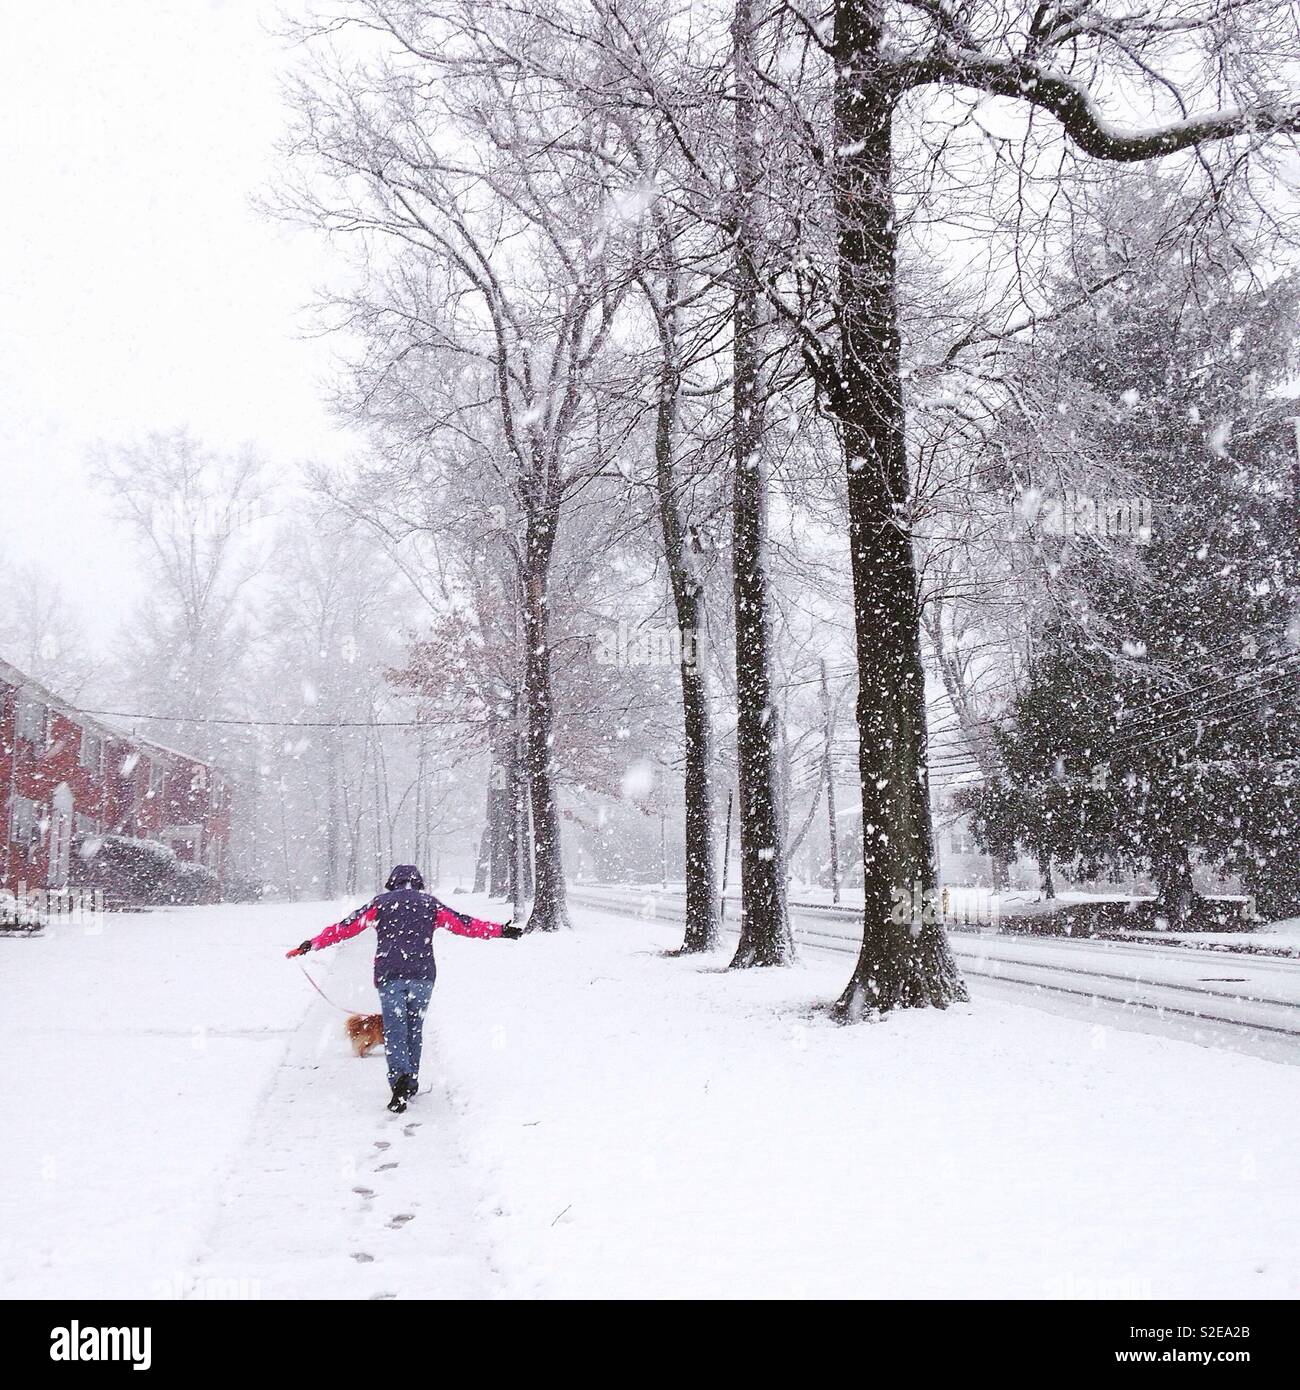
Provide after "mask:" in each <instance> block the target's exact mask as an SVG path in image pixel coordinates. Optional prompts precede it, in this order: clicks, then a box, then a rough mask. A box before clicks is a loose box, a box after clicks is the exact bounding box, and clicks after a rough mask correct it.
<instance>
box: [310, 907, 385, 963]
mask: <svg viewBox="0 0 1300 1390" xmlns="http://www.w3.org/2000/svg"><path fill="white" fill-rule="evenodd" d="M378 919H379V912H378V909H376V908H375V907H373V906H372V905H371V904H370V903H367V904H366V905H365V907H359V908H357V910H356V911H355V912H350V913H349V914H348V915H347V916H346V917H345V918H344V919H343V920H342V921H341V922H335V923H334V925H333V926H330V927H326V928H325V930H324V931H323V932H321V934H320V935H319V936H313V937H312V939H311V948H312V950H313V951H321V950H324V948H325V947H326V946H334V945H336V944H337V943H338V942H340V941H346V940H347V939H348V938H349V937H351V936H360V935H361V933H362V932H363V931H365V929H366V928H367V927H373V926H374V925H375V922H376V921H378Z"/></svg>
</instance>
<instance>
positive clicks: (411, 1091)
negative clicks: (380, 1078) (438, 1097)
mask: <svg viewBox="0 0 1300 1390" xmlns="http://www.w3.org/2000/svg"><path fill="white" fill-rule="evenodd" d="M397 1084H398V1085H399V1086H401V1087H402V1094H403V1095H404V1096H405V1097H406V1099H407V1100H414V1099H415V1097H416V1095H417V1094H418V1093H419V1090H420V1081H419V1078H418V1077H415V1076H409V1075H408V1076H404V1077H402V1079H401V1080H400V1081H399V1082H398V1083H397Z"/></svg>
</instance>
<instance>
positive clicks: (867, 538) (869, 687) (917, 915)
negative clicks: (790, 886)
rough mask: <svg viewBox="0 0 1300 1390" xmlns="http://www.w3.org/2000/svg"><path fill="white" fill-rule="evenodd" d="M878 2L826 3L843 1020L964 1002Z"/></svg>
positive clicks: (840, 1012) (840, 1014)
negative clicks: (926, 643)
mask: <svg viewBox="0 0 1300 1390" xmlns="http://www.w3.org/2000/svg"><path fill="white" fill-rule="evenodd" d="M881 12H882V6H881V4H880V3H879V0H839V4H838V5H837V8H836V34H835V43H836V49H837V53H836V71H837V79H836V90H835V123H836V133H835V148H836V149H837V150H838V151H843V153H842V154H841V155H840V156H839V158H838V159H837V166H836V167H837V179H836V186H835V213H836V223H837V256H838V271H839V291H840V297H841V306H842V307H841V319H840V331H841V342H840V360H839V375H838V380H837V382H836V383H835V389H834V391H833V392H832V398H831V405H832V409H833V410H834V412H835V414H836V415H837V416H838V417H839V422H840V426H841V438H842V447H843V449H844V454H845V464H846V467H847V471H848V496H849V552H850V565H851V570H852V575H853V599H854V627H855V636H856V640H857V653H858V667H859V681H858V703H857V720H858V734H859V742H860V749H861V752H860V758H859V771H860V775H861V780H862V857H863V893H864V897H865V899H866V916H865V920H864V924H863V937H862V950H861V953H860V955H859V957H858V963H857V967H856V969H855V970H854V972H853V976H852V978H851V979H850V981H849V983H848V985H847V987H846V988H845V990H844V993H843V995H842V996H841V997H840V999H839V1001H838V1002H837V1004H836V1006H835V1012H836V1015H837V1017H839V1018H841V1019H842V1020H844V1021H846V1022H852V1021H856V1020H858V1019H860V1018H862V1017H863V1016H864V1015H867V1014H872V1013H884V1012H886V1011H888V1010H890V1009H895V1008H911V1007H920V1006H924V1005H933V1006H935V1007H939V1008H943V1007H945V1006H947V1005H948V1004H949V1003H951V1002H952V1001H953V1000H959V999H965V998H967V993H966V987H965V985H964V983H963V982H962V979H961V976H960V974H959V973H958V971H957V966H956V963H955V961H954V960H953V956H952V953H951V951H950V950H949V948H948V942H947V938H946V936H945V935H944V931H943V927H942V924H941V921H940V919H939V914H938V912H937V910H936V908H935V906H934V901H933V900H934V890H935V873H934V841H933V828H932V824H931V814H930V796H929V778H928V773H927V768H926V730H925V675H924V670H923V668H922V665H921V648H920V610H919V604H918V586H917V579H916V570H915V564H914V558H913V553H912V539H911V533H910V526H909V524H908V520H907V515H906V510H905V509H906V506H907V502H908V476H907V456H906V437H905V418H904V410H903V391H902V379H901V374H900V371H899V329H898V306H897V302H896V299H895V288H894V287H895V283H896V279H895V277H896V257H897V233H896V230H895V220H894V205H893V194H892V176H893V170H892V161H891V149H890V133H891V124H892V115H893V111H892V106H893V103H892V98H891V95H890V93H889V92H888V91H887V90H885V89H884V84H883V80H882V74H881V73H880V72H879V71H878V70H876V69H875V64H876V61H877V54H878V50H879V45H880V38H881V32H880V28H881Z"/></svg>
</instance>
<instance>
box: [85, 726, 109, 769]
mask: <svg viewBox="0 0 1300 1390" xmlns="http://www.w3.org/2000/svg"><path fill="white" fill-rule="evenodd" d="M104 753H105V749H104V740H103V738H102V737H101V736H100V735H99V734H95V733H91V731H90V730H89V729H82V731H81V755H80V757H79V759H78V761H79V762H80V763H81V766H82V767H84V768H86V769H87V771H89V772H93V773H95V775H96V776H98V777H102V776H103V775H104Z"/></svg>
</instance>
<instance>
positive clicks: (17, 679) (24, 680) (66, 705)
mask: <svg viewBox="0 0 1300 1390" xmlns="http://www.w3.org/2000/svg"><path fill="white" fill-rule="evenodd" d="M0 683H3V684H5V685H12V686H14V687H16V688H21V689H23V690H27V691H30V692H31V694H33V695H34V696H35V697H36V698H37V699H38V700H40V702H41V703H42V704H44V705H49V706H50V707H51V708H52V709H56V710H58V711H59V713H60V714H65V715H67V716H68V718H70V719H75V720H76V721H77V723H78V724H80V725H82V726H83V727H84V728H88V729H91V730H93V731H94V732H96V733H99V734H103V735H104V736H105V737H107V738H113V739H118V740H120V741H123V742H127V743H133V744H136V745H138V746H139V747H140V748H142V749H153V750H154V751H156V752H158V753H163V754H166V755H167V756H168V757H172V758H182V759H184V761H185V762H188V763H198V764H200V765H202V766H203V767H206V768H209V769H212V770H213V771H218V770H219V769H217V767H216V764H215V763H211V762H209V761H208V760H207V759H206V758H200V757H199V756H198V755H197V754H194V753H183V752H182V751H181V750H180V749H179V748H170V747H168V745H167V744H165V743H159V742H158V740H157V739H154V738H146V737H145V736H144V735H143V734H138V733H136V732H135V731H134V730H133V729H130V728H128V727H127V726H126V725H125V724H124V723H122V722H119V721H117V720H114V719H112V718H111V716H110V717H108V718H105V717H104V716H96V715H93V714H88V713H86V711H85V710H82V709H78V708H77V706H76V705H74V704H72V702H71V701H69V700H65V699H64V698H63V697H62V696H61V695H56V694H55V693H54V691H52V690H50V689H49V688H48V687H47V686H44V685H42V684H41V683H40V681H38V680H37V679H36V678H35V677H34V676H29V675H28V674H27V673H26V672H25V671H20V670H19V669H18V667H17V666H15V665H14V664H13V663H12V662H10V661H6V660H5V659H4V657H2V656H0Z"/></svg>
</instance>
